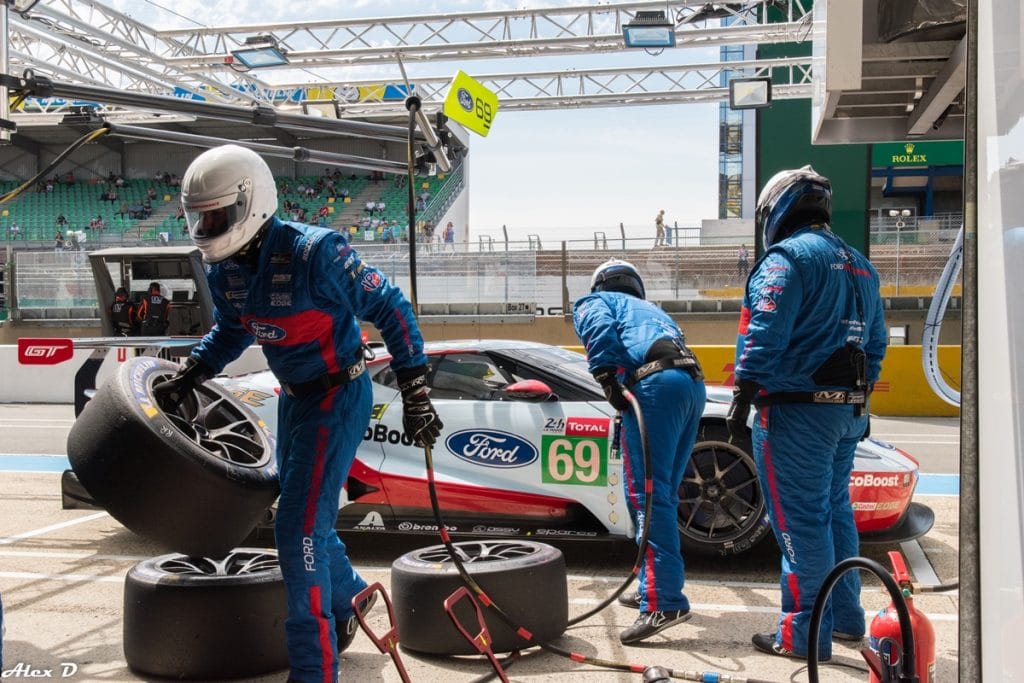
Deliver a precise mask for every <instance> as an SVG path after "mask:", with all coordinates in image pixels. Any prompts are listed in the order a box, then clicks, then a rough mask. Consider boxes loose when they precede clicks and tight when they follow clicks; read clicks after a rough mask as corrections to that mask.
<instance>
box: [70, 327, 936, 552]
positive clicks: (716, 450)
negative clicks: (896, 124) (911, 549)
mask: <svg viewBox="0 0 1024 683" xmlns="http://www.w3.org/2000/svg"><path fill="white" fill-rule="evenodd" d="M373 351H374V353H375V354H376V355H375V356H374V358H372V359H371V360H369V361H368V363H367V371H368V373H369V375H370V377H371V379H372V381H373V395H374V408H373V413H372V417H371V420H370V424H369V425H368V426H367V428H366V431H365V433H364V435H363V442H362V445H361V446H360V448H359V451H358V453H357V456H356V460H355V463H354V464H353V466H352V469H351V472H350V473H349V478H348V482H347V485H346V487H345V492H344V494H343V498H342V501H341V507H340V510H339V514H338V523H337V526H338V529H339V530H341V531H346V532H349V531H375V532H381V531H392V532H405V533H409V532H413V533H415V532H424V533H430V534H436V531H437V522H436V521H435V518H434V514H433V511H432V509H431V505H430V499H429V495H428V488H427V475H426V469H425V458H424V452H423V450H422V449H420V448H417V447H415V446H413V444H412V441H411V439H410V438H409V436H408V435H406V434H404V433H403V430H402V403H401V396H400V394H399V391H398V387H397V382H396V379H395V374H394V372H393V371H392V370H391V368H390V367H389V365H388V361H389V360H390V358H389V356H388V355H387V354H386V352H385V350H384V348H383V347H381V346H378V345H374V347H373ZM426 352H427V354H428V357H429V359H430V371H429V375H428V382H429V385H430V392H431V393H430V395H431V399H432V401H433V403H434V405H435V406H436V409H437V411H438V413H439V414H440V416H441V420H442V421H443V423H444V430H443V431H442V433H441V436H440V438H439V439H438V442H437V443H436V444H435V445H434V448H433V452H432V455H433V457H432V462H433V466H434V471H435V475H434V476H435V479H436V482H437V493H438V499H439V502H440V507H441V513H442V517H443V521H444V524H445V526H446V527H447V528H448V530H449V532H450V533H451V534H453V535H455V536H469V537H472V536H474V535H475V536H487V537H494V536H498V537H503V536H508V537H525V536H529V537H532V538H537V539H538V540H543V539H545V538H564V539H569V538H573V539H590V540H600V539H611V538H614V539H623V538H631V537H633V528H632V522H631V520H630V516H629V513H628V511H627V509H626V501H625V499H624V497H623V485H622V460H621V456H620V454H619V453H617V452H616V451H615V450H614V449H613V448H612V441H613V434H612V430H613V418H614V411H613V410H612V408H611V407H610V406H609V405H608V404H607V402H606V401H605V399H604V396H603V394H602V392H601V388H600V386H599V385H598V384H597V383H596V382H595V381H594V379H593V378H592V377H591V375H590V373H589V372H588V371H587V363H586V359H585V357H584V356H582V355H581V354H578V353H575V352H573V351H569V350H566V349H563V348H560V347H556V346H550V345H546V344H537V343H531V342H524V341H512V340H488V341H466V342H434V343H429V344H427V348H426ZM124 366H126V367H122V368H121V370H120V372H119V373H118V376H117V377H115V378H114V380H112V381H111V382H108V383H107V385H105V386H104V387H103V388H101V390H100V391H98V392H96V396H95V398H93V400H91V401H89V403H88V405H86V409H85V410H84V411H83V413H82V415H81V416H80V417H79V419H78V421H76V424H75V427H74V429H73V430H72V434H71V436H70V437H69V450H68V453H69V458H70V459H71V462H72V466H73V468H74V469H75V472H76V473H77V474H78V478H79V479H81V480H82V481H81V484H82V485H84V486H85V489H86V490H87V491H88V492H89V494H90V497H92V498H95V500H96V501H97V502H99V503H100V504H101V505H103V506H104V507H106V508H108V509H109V510H110V511H111V513H112V514H114V516H115V517H117V518H119V519H121V520H122V522H125V523H126V526H129V527H130V528H131V527H132V524H131V523H129V522H128V521H126V519H128V518H130V516H131V515H130V514H126V515H124V518H122V516H119V514H118V512H119V511H118V510H115V509H111V505H112V504H113V507H114V508H117V507H118V505H119V504H118V503H114V502H113V501H111V500H110V499H109V498H108V497H107V496H105V495H102V494H101V493H99V492H98V491H95V490H94V489H98V488H102V487H104V486H107V487H108V488H111V489H112V488H113V487H115V486H118V484H117V483H116V482H114V481H112V474H113V473H114V470H117V471H120V470H121V469H123V467H121V466H120V465H119V466H117V467H116V468H115V467H113V466H112V465H111V463H110V462H109V460H110V458H109V453H110V452H111V450H113V449H112V448H111V447H110V446H109V445H108V444H107V443H106V442H105V440H106V441H109V439H111V438H115V439H117V438H123V439H130V440H131V441H130V442H126V443H125V444H124V447H123V448H118V450H125V449H127V448H129V447H130V446H132V445H135V446H136V449H142V448H145V449H146V450H147V451H153V452H155V451H161V452H163V451H166V450H172V451H173V450H177V451H179V452H180V451H188V452H189V453H191V455H190V456H189V458H190V459H191V460H195V459H197V458H198V459H200V460H202V459H203V458H204V457H205V458H206V459H208V460H211V461H213V462H214V463H215V465H216V466H214V467H211V466H209V464H207V465H206V466H204V467H200V468H198V469H200V470H203V471H208V470H211V469H214V470H217V469H220V470H224V473H226V474H227V477H226V479H228V480H230V481H231V483H232V485H234V486H236V487H241V488H242V489H247V490H255V491H258V492H259V495H255V494H254V502H253V505H257V504H258V505H266V500H267V496H268V495H269V496H271V498H272V495H273V493H272V492H270V493H268V492H267V490H266V488H267V487H266V484H267V480H268V478H272V477H273V476H274V475H275V474H276V472H274V471H273V469H274V466H273V460H274V458H273V453H272V452H271V451H272V443H273V439H272V437H271V438H270V439H269V441H268V435H272V434H273V433H274V431H275V430H274V427H275V423H276V417H277V397H278V393H279V391H280V387H279V385H278V382H277V380H276V379H275V378H274V376H273V375H272V374H271V373H270V372H268V371H265V372H256V373H251V374H245V375H237V376H222V377H219V378H217V379H216V380H215V381H213V382H208V383H207V384H206V385H203V386H201V387H199V388H198V389H197V390H196V391H195V392H194V394H195V395H194V396H192V397H190V398H189V399H188V400H186V401H183V402H182V403H181V405H179V406H176V407H168V406H160V405H158V404H157V402H156V400H155V399H154V397H153V396H152V385H153V383H154V382H157V381H159V380H160V379H163V378H164V377H166V376H168V375H169V374H171V373H173V372H174V370H175V369H176V366H175V365H173V364H172V363H169V362H167V361H163V360H160V359H157V358H151V357H141V358H133V359H129V360H128V361H127V362H126V363H124ZM110 385H113V387H114V388H113V389H112V388H110ZM118 387H121V388H120V389H117V388H118ZM115 390H116V391H115ZM112 391H114V393H116V394H118V396H119V398H118V401H119V403H118V406H117V407H116V409H115V408H111V410H110V411H109V412H110V413H111V414H114V413H116V414H118V415H124V414H125V413H126V412H128V413H131V412H133V411H132V410H129V409H128V408H125V407H124V405H123V404H125V403H127V404H136V405H137V406H138V407H139V408H138V410H137V411H135V412H136V413H137V414H138V415H139V418H138V419H133V420H130V422H133V423H142V426H141V428H140V429H139V430H138V431H136V432H132V434H131V435H130V436H128V435H126V431H125V430H123V429H121V427H120V425H119V426H118V429H117V431H116V432H115V431H111V432H110V433H106V432H105V431H104V429H105V428H97V426H96V425H97V424H98V423H105V422H109V421H110V418H109V416H108V417H106V418H102V417H98V416H100V415H101V412H102V406H93V405H92V404H94V403H97V402H99V403H101V404H105V403H109V402H110V400H111V399H110V398H109V396H108V394H110V393H111V392H112ZM730 398H731V391H730V390H729V389H728V388H727V387H714V386H711V387H708V400H707V403H706V405H705V408H704V415H703V418H702V420H701V427H700V431H699V434H698V438H697V444H696V446H695V447H694V450H693V455H692V457H691V460H690V464H689V466H688V468H687V471H686V474H685V475H684V479H683V483H682V487H681V490H680V496H679V497H680V504H679V533H680V536H681V539H682V544H683V548H684V551H685V552H697V553H704V554H719V555H735V554H739V553H742V552H744V551H746V550H748V549H750V548H751V547H753V546H754V545H756V544H757V543H759V542H760V541H762V540H763V539H764V538H765V537H766V536H768V535H769V531H770V528H769V525H768V522H767V517H766V513H765V501H764V496H763V495H762V492H761V489H760V486H759V485H758V481H757V472H756V468H755V465H754V461H753V459H752V457H751V445H750V439H749V437H748V438H746V439H743V440H741V441H738V442H734V443H730V442H729V434H728V431H727V430H726V427H725V415H726V412H727V410H728V405H729V400H730ZM240 404H241V405H240ZM243 405H244V406H246V407H247V408H248V409H250V410H251V411H252V412H251V413H250V412H249V410H246V409H245V408H243V407H242V406H243ZM253 413H254V414H255V417H254V416H253ZM97 432H102V433H99V434H97ZM143 432H153V433H156V434H157V436H158V437H159V438H157V439H154V440H153V442H152V445H149V444H150V442H149V441H145V443H146V444H147V445H146V446H142V445H141V443H142V441H143V440H144V437H143ZM174 432H176V433H174ZM174 437H183V438H180V439H176V438H174ZM176 444H177V445H176ZM268 444H269V445H268ZM154 458H155V459H154V464H153V465H152V466H157V465H156V464H155V463H161V464H162V463H163V462H165V460H166V458H165V456H164V455H160V456H154ZM96 463H100V465H97V464H96ZM132 466H136V467H141V466H140V465H138V464H137V463H136V462H135V461H132ZM97 468H98V469H97ZM188 476H193V475H187V476H186V475H181V476H179V475H177V474H171V473H168V474H166V475H164V476H163V477H162V478H163V479H165V480H166V479H173V480H174V482H173V483H170V484H169V483H168V482H167V481H164V482H163V484H162V485H163V486H166V487H167V488H169V489H171V490H172V491H173V494H174V495H175V496H180V492H181V491H182V490H188V489H189V487H190V486H192V487H193V488H194V485H192V484H189V483H187V482H188V479H187V477H188ZM65 479H66V481H65V491H64V493H65V502H66V503H67V501H68V499H69V498H75V497H78V498H80V499H81V498H84V497H85V494H84V492H83V491H81V489H80V488H78V489H75V482H74V481H73V480H68V478H67V477H66V478H65ZM87 479H91V481H87ZM917 480H918V463H917V461H916V460H914V459H913V458H912V457H911V456H910V455H908V454H907V453H905V452H904V451H902V450H900V449H899V448H896V447H894V446H892V445H889V444H887V443H884V442H882V441H878V440H876V439H873V438H869V439H865V440H863V441H861V443H860V444H859V445H858V448H857V453H856V460H855V463H854V471H853V474H852V476H851V479H850V495H851V499H852V503H853V508H854V514H855V518H856V522H857V528H858V530H859V531H860V532H861V540H862V541H863V542H873V541H874V542H885V543H893V542H898V541H902V540H909V539H912V538H916V537H918V536H921V535H923V534H925V533H927V532H928V530H929V529H930V528H931V526H932V523H933V520H934V515H933V513H932V511H931V510H930V509H929V508H927V507H926V506H924V505H922V504H920V503H914V502H912V501H911V497H912V495H913V493H914V488H915V486H916V484H917ZM133 481H134V480H133ZM247 481H248V482H249V483H246V482H247ZM108 482H109V483H108ZM133 486H134V484H133ZM76 491H77V495H76V493H75V492H76ZM149 494H150V495H149V498H150V501H149V502H150V504H151V503H152V499H153V497H158V495H159V494H158V493H157V492H149ZM205 495H206V496H207V497H208V498H211V499H214V498H217V497H218V496H219V495H221V494H218V493H216V492H215V491H214V490H211V491H210V492H208V493H206V494H205ZM115 497H116V498H117V499H118V501H120V500H121V499H122V498H124V496H123V494H117V495H115ZM135 497H138V496H135ZM150 517H152V515H151V514H149V515H147V516H146V518H147V519H148V518H150ZM271 518H272V508H271V511H270V513H269V514H268V515H267V516H266V518H265V519H264V524H266V523H268V522H269V520H270V519H271ZM210 519H211V515H210V514H209V513H208V512H206V513H204V514H203V515H202V516H201V518H199V519H197V521H196V523H197V525H199V528H203V529H208V528H209V526H208V525H209V524H210ZM237 524H238V525H240V526H239V530H238V534H241V535H244V534H245V530H244V529H242V528H241V527H242V526H244V522H242V521H239V522H237ZM173 526H174V527H175V528H180V529H181V532H180V533H181V534H182V537H181V538H180V539H174V542H175V543H176V545H175V547H176V549H183V550H187V551H188V552H194V553H199V554H202V553H204V552H210V551H211V550H216V549H211V548H204V547H202V545H201V544H200V545H199V546H196V545H191V546H190V545H189V542H188V541H187V540H185V538H186V534H189V533H190V532H189V530H188V525H187V524H182V523H180V520H177V519H176V520H175V523H174V525H173ZM136 530H138V531H140V532H141V533H146V532H147V529H136ZM162 531H163V532H166V531H167V529H163V530H162ZM157 535H159V534H157ZM229 535H230V534H229ZM236 535H237V534H236ZM239 538H240V536H239ZM183 544H184V545H183Z"/></svg>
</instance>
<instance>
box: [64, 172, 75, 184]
mask: <svg viewBox="0 0 1024 683" xmlns="http://www.w3.org/2000/svg"><path fill="white" fill-rule="evenodd" d="M64 183H65V184H67V185H74V184H75V174H74V173H72V172H71V171H68V172H67V173H65V174H64Z"/></svg>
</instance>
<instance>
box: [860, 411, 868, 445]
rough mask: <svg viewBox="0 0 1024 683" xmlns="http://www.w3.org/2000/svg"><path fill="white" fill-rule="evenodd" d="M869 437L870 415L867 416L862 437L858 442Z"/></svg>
mask: <svg viewBox="0 0 1024 683" xmlns="http://www.w3.org/2000/svg"><path fill="white" fill-rule="evenodd" d="M869 436H871V415H870V414H869V415H868V423H867V426H866V427H864V435H863V436H862V437H860V440H861V441H863V440H864V439H866V438H868V437H869Z"/></svg>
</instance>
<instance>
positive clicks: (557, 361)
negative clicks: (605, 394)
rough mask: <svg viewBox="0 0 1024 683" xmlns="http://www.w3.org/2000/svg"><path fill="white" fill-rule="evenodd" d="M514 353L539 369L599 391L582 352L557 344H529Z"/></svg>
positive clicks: (599, 388)
mask: <svg viewBox="0 0 1024 683" xmlns="http://www.w3.org/2000/svg"><path fill="white" fill-rule="evenodd" d="M515 355H516V357H517V358H519V359H520V360H524V361H526V362H529V363H530V364H532V365H534V366H536V367H537V368H539V369H541V370H544V371H546V372H549V373H551V374H553V375H555V376H561V377H566V378H567V379H569V380H570V381H572V382H575V383H579V384H583V385H585V386H587V387H588V388H592V389H593V390H594V391H596V392H597V393H598V394H600V393H601V387H600V386H599V385H598V383H597V382H596V381H595V380H594V378H593V377H592V376H591V375H590V370H589V369H588V366H587V357H586V356H584V355H583V354H582V353H577V352H575V351H569V350H568V349H563V348H561V347H559V346H549V347H534V346H530V347H526V348H518V349H516V350H515Z"/></svg>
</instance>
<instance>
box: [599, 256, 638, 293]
mask: <svg viewBox="0 0 1024 683" xmlns="http://www.w3.org/2000/svg"><path fill="white" fill-rule="evenodd" d="M590 291H591V292H622V293H624V294H632V295H633V296H635V297H639V298H641V299H646V298H647V294H646V292H645V291H644V281H643V280H642V279H641V278H640V273H639V272H638V271H637V269H636V267H634V266H633V264H632V263H629V262H628V261H621V260H619V259H617V258H613V259H608V260H607V261H605V262H604V263H602V264H601V265H599V266H598V267H597V269H596V270H594V275H593V277H591V279H590Z"/></svg>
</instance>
